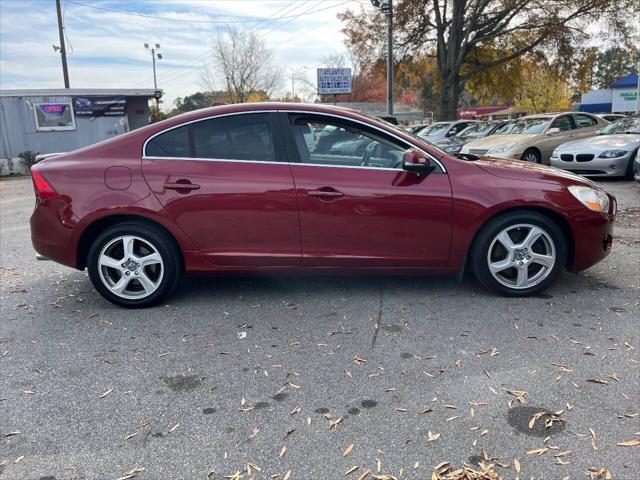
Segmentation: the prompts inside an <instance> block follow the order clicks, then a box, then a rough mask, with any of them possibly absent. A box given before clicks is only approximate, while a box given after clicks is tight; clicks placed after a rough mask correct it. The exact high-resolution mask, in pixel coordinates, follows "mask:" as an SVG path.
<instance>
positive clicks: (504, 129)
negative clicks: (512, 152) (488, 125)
mask: <svg viewBox="0 0 640 480" xmlns="http://www.w3.org/2000/svg"><path fill="white" fill-rule="evenodd" d="M515 126H516V122H515V121H509V122H507V123H505V124H504V125H502V126H501V127H499V128H498V129H496V131H495V132H493V135H507V134H509V133H510V132H511V130H513V128H514V127H515Z"/></svg>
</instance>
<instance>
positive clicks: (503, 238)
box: [471, 211, 567, 296]
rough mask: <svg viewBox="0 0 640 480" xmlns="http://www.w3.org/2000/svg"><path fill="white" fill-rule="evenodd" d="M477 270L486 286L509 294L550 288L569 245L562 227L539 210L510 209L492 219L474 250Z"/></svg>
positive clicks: (481, 281)
mask: <svg viewBox="0 0 640 480" xmlns="http://www.w3.org/2000/svg"><path fill="white" fill-rule="evenodd" d="M471 257H472V265H473V270H474V272H475V274H476V277H477V278H478V280H479V281H480V283H482V284H483V285H484V286H485V287H487V288H489V289H490V290H493V291H494V292H497V293H500V294H503V295H509V296H527V295H532V294H535V293H538V292H541V291H542V290H544V289H546V288H547V287H548V286H549V285H551V284H552V283H553V282H554V281H555V280H556V279H557V278H558V276H559V275H560V273H561V272H562V269H563V268H564V265H565V262H566V258H567V245H566V240H565V237H564V234H563V233H562V231H561V230H560V228H559V227H558V226H557V225H556V224H555V223H554V222H553V221H552V220H550V219H549V218H548V217H546V216H544V215H541V214H539V213H537V212H524V211H520V212H509V213H506V214H504V215H501V216H499V217H496V218H494V219H493V220H491V221H489V222H488V223H487V224H486V225H485V226H484V227H483V228H482V230H481V231H480V232H479V234H478V236H477V238H476V240H475V242H474V245H473V250H472V252H471Z"/></svg>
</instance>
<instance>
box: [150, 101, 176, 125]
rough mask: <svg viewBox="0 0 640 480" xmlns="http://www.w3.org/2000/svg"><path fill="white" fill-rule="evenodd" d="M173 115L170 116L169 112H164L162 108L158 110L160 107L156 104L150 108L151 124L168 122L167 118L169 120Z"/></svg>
mask: <svg viewBox="0 0 640 480" xmlns="http://www.w3.org/2000/svg"><path fill="white" fill-rule="evenodd" d="M170 116H171V115H170V114H168V113H167V112H164V111H162V110H161V109H160V108H158V106H157V105H156V104H155V102H154V104H153V105H151V106H150V107H149V122H150V123H156V122H159V121H161V120H166V119H167V118H169V117H170Z"/></svg>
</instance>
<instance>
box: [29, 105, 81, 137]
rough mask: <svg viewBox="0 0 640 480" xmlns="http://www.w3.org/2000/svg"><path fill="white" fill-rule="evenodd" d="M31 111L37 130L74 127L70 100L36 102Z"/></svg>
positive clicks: (69, 128) (73, 128) (74, 122)
mask: <svg viewBox="0 0 640 480" xmlns="http://www.w3.org/2000/svg"><path fill="white" fill-rule="evenodd" d="M33 111H34V113H35V116H36V128H37V130H38V131H48V130H75V129H76V120H75V117H74V115H73V108H72V107H71V102H51V103H36V104H34V108H33Z"/></svg>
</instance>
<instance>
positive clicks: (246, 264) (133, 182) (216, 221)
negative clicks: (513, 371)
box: [31, 103, 616, 307]
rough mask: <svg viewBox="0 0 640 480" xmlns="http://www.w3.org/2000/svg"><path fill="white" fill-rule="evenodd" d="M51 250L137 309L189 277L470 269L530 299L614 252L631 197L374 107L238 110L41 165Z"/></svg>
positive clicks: (41, 215) (37, 232)
mask: <svg viewBox="0 0 640 480" xmlns="http://www.w3.org/2000/svg"><path fill="white" fill-rule="evenodd" d="M32 173H33V184H34V188H35V193H36V207H35V211H34V213H33V216H32V217H31V236H32V240H33V245H34V248H35V250H36V251H37V252H38V253H39V254H40V255H41V256H43V257H46V258H49V259H51V260H54V261H56V262H59V263H62V264H64V265H67V266H70V267H73V268H77V269H81V270H82V269H84V268H85V267H86V268H87V269H88V271H89V277H90V278H91V281H92V282H93V285H94V286H95V288H96V290H98V292H100V293H101V294H102V295H103V296H104V297H105V298H106V299H107V300H109V301H111V302H113V303H116V304H118V305H122V306H125V307H143V306H148V305H151V304H154V303H157V302H159V301H161V299H163V298H164V297H166V296H167V295H168V294H169V293H170V292H171V291H172V290H173V289H174V287H175V286H176V284H177V282H178V280H179V278H180V276H181V274H183V273H191V274H193V273H212V274H228V273H234V274H236V273H263V274H274V273H303V272H317V273H322V274H331V273H338V272H349V273H358V274H359V273H383V274H384V273H386V274H389V273H393V274H415V273H419V274H444V275H462V273H463V272H464V271H465V270H472V271H473V272H474V273H475V275H476V277H477V278H478V280H479V281H480V282H481V283H482V284H483V285H485V286H486V287H488V288H489V289H491V290H493V291H495V292H498V293H501V294H506V295H513V296H525V295H531V294H534V293H536V292H540V291H541V290H543V289H545V288H547V287H548V286H549V285H550V284H551V283H552V282H554V281H555V280H556V279H557V278H558V275H559V274H560V273H561V271H562V270H563V269H564V268H567V269H568V270H570V271H574V272H575V271H580V270H583V269H585V268H588V267H590V266H591V265H593V264H595V263H596V262H598V261H600V260H602V259H603V258H604V257H605V256H606V255H607V254H608V253H609V251H610V247H611V231H612V223H613V221H614V216H615V210H616V202H615V198H614V197H612V196H611V195H609V194H608V193H607V192H606V191H604V190H603V189H602V188H600V187H599V186H598V185H596V184H595V183H593V182H591V181H588V180H585V179H583V178H580V177H577V176H574V175H572V174H568V173H565V172H562V171H560V170H555V169H552V168H549V167H542V166H538V165H531V164H526V163H521V162H508V161H489V160H479V159H477V158H473V157H472V156H466V157H465V156H460V157H453V156H450V155H447V154H446V153H444V152H443V151H441V150H439V149H438V148H436V147H435V146H433V145H431V144H429V143H425V141H424V140H422V139H420V138H418V137H415V136H413V135H411V134H410V133H408V132H406V131H404V130H402V129H400V128H398V127H394V126H393V125H391V124H388V123H386V122H383V121H381V120H378V119H375V118H372V117H368V116H365V115H363V114H361V113H358V112H355V111H351V110H345V109H341V108H335V107H331V106H321V105H305V104H283V103H260V104H242V105H226V106H220V107H214V108H209V109H204V110H199V111H196V112H192V113H188V114H184V115H181V116H178V117H174V118H171V119H169V120H165V121H163V122H160V123H155V124H153V125H149V126H147V127H145V128H142V129H139V130H136V131H134V132H130V133H127V134H125V135H122V136H119V137H117V138H114V139H112V140H108V141H105V142H102V143H99V144H96V145H93V146H90V147H86V148H83V149H80V150H76V151H73V152H70V153H66V154H61V155H58V156H54V157H51V158H47V159H45V160H43V161H42V162H40V163H38V164H37V165H36V166H35V167H33V169H32Z"/></svg>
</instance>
